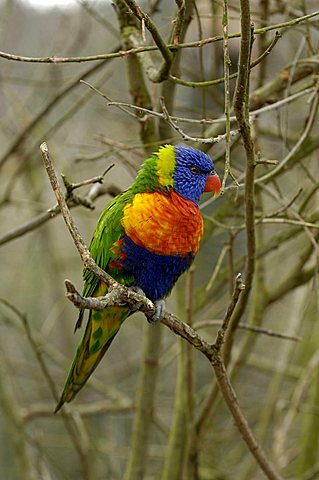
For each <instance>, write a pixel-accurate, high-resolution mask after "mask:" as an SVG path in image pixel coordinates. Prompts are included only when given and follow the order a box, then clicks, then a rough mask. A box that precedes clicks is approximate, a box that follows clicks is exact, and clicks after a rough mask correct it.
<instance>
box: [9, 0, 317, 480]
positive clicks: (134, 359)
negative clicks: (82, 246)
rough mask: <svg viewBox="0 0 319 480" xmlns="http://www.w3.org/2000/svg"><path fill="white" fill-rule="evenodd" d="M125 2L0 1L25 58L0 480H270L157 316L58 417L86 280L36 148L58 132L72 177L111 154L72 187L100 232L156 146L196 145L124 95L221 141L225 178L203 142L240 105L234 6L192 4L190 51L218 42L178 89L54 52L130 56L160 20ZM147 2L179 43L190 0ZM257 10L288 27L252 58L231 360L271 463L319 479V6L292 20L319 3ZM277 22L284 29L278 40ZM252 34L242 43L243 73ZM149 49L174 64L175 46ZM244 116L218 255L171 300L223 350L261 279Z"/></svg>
mask: <svg viewBox="0 0 319 480" xmlns="http://www.w3.org/2000/svg"><path fill="white" fill-rule="evenodd" d="M123 3H124V4H125V2H121V1H117V2H115V5H111V3H109V2H107V1H102V0H101V1H94V0H92V1H85V0H74V1H72V2H71V1H65V2H58V1H53V0H52V1H51V2H49V1H42V2H41V1H37V2H35V1H22V0H20V1H17V0H2V1H1V2H0V27H1V30H0V35H1V50H2V52H5V53H6V54H10V55H15V56H17V57H15V58H12V57H11V58H10V55H9V58H8V56H7V58H5V57H6V56H5V55H1V54H0V65H1V69H0V117H1V123H0V140H1V141H0V179H1V181H0V225H1V229H0V266H1V281H0V478H6V479H10V480H21V479H23V480H24V479H28V480H29V479H52V480H53V479H80V478H83V479H91V478H92V479H93V478H94V479H112V480H113V479H114V480H117V479H123V478H125V479H126V480H133V479H142V478H145V479H161V480H168V479H169V480H174V479H176V480H179V479H192V480H198V479H201V480H213V479H218V480H221V479H225V480H226V479H229V480H231V479H234V478H236V479H238V480H239V479H247V480H249V479H261V478H264V476H263V474H262V473H261V472H260V471H259V467H258V466H257V465H256V463H255V460H254V459H253V457H252V456H251V454H250V453H249V451H248V450H247V447H246V445H245V443H244V442H243V440H242V438H241V436H240V434H239V433H238V431H237V430H236V427H235V426H234V424H233V420H232V418H231V416H230V414H229V412H228V410H227V408H226V407H225V405H224V403H223V400H222V398H221V396H220V394H219V392H218V388H217V386H216V383H215V381H214V375H213V372H212V370H211V367H210V365H209V363H208V362H207V360H206V359H205V358H204V357H203V356H201V354H200V353H199V352H197V351H193V349H191V348H190V347H188V346H186V344H185V342H184V341H182V340H180V339H179V338H177V337H176V336H175V335H174V334H173V333H172V332H170V331H169V330H168V329H167V328H165V327H164V326H163V325H159V326H156V327H154V328H152V327H150V326H149V325H148V324H147V322H146V321H145V317H144V316H143V315H141V314H136V315H134V316H133V317H131V318H130V319H129V320H127V321H126V323H125V324H124V326H123V328H122V329H121V332H120V333H119V335H118V336H117V338H116V340H115V341H114V343H113V344H112V347H111V348H110V350H109V351H108V353H107V356H106V358H105V359H104V360H103V361H102V363H101V365H100V366H99V368H98V369H97V371H96V372H95V374H94V376H93V378H91V379H90V380H89V382H88V384H87V385H86V387H85V388H84V389H83V390H82V391H81V392H80V393H79V395H78V396H77V398H76V399H75V400H74V402H72V404H70V406H69V407H68V408H67V409H66V410H65V411H66V413H65V414H62V413H60V414H58V415H53V410H54V406H55V403H56V400H55V398H54V397H56V395H58V394H59V393H60V392H61V389H62V386H63V383H64V380H65V378H66V374H67V371H68V368H69V366H70V362H71V360H72V357H73V354H74V351H75V348H76V345H77V343H78V341H79V339H80V336H81V332H77V333H76V334H75V335H74V334H73V329H74V324H75V322H76V319H77V311H76V309H75V308H74V306H73V305H72V304H71V303H70V302H69V301H68V300H67V299H66V297H65V287H64V279H66V278H69V279H70V280H71V281H72V282H74V283H75V285H76V286H77V288H78V289H79V290H81V288H82V265H81V261H80V258H79V256H78V254H77V251H76V250H75V247H74V245H73V242H72V240H71V237H70V235H69V233H68V231H67V229H66V227H65V225H64V222H63V220H62V217H61V216H60V215H59V214H58V212H57V211H56V210H54V212H53V213H52V215H51V214H50V213H48V209H51V208H54V207H55V203H56V201H55V197H54V195H53V193H52V190H51V187H50V184H49V181H48V178H47V175H46V172H45V168H44V166H43V162H42V158H41V153H40V150H39V145H40V144H41V143H42V142H43V141H46V142H47V143H48V146H49V150H50V154H51V157H52V159H53V162H54V165H55V168H56V170H57V172H58V174H59V175H60V173H63V174H64V175H65V176H66V178H67V180H68V181H69V182H73V183H76V182H82V181H83V180H86V179H90V178H92V177H95V176H98V175H102V174H103V172H104V171H105V170H106V169H107V168H108V167H109V166H110V165H112V164H114V167H113V168H112V169H111V170H110V172H108V173H107V174H106V176H105V177H104V182H103V184H102V185H101V184H99V183H97V184H91V185H89V186H83V187H82V188H79V189H77V190H76V191H75V192H76V194H77V195H79V196H80V197H81V201H80V202H79V203H80V204H79V205H76V206H74V205H72V207H74V208H72V214H73V216H74V220H75V222H76V224H77V226H78V228H79V230H80V232H81V234H82V236H83V238H84V240H85V241H86V242H87V243H89V242H90V239H91V235H92V233H93V231H94V228H95V225H96V223H97V220H98V217H99V214H100V212H101V211H102V209H103V207H104V206H105V205H106V204H107V203H108V202H109V201H110V199H111V198H112V197H113V196H114V195H116V194H117V193H119V192H120V191H122V190H124V189H125V188H126V187H127V186H129V185H130V183H131V182H132V180H133V179H134V177H135V174H136V171H137V169H138V167H139V165H140V164H141V162H142V161H143V160H144V158H146V156H147V155H149V154H150V153H152V152H154V151H156V150H157V148H158V145H161V144H164V143H167V142H169V143H174V144H185V140H183V138H182V137H181V135H180V134H179V133H178V132H177V131H176V130H174V129H173V128H171V126H169V125H168V124H167V123H166V122H165V121H164V120H163V119H159V118H158V117H155V116H153V115H152V114H151V113H146V114H144V113H143V114H142V113H139V112H136V110H134V109H133V108H130V107H124V108H123V109H120V108H119V105H118V104H117V103H118V102H125V103H127V104H130V105H138V106H140V107H145V108H147V109H149V110H153V111H158V112H161V108H160V106H159V99H160V97H164V101H165V104H166V106H167V108H168V111H169V113H170V114H171V115H175V116H177V117H178V118H179V120H178V125H179V127H180V128H182V130H183V132H185V133H186V134H187V135H189V136H191V137H192V138H193V141H188V142H187V144H188V145H191V146H196V147H198V148H202V149H204V150H205V151H206V152H208V153H209V155H211V156H212V158H213V159H214V162H215V165H216V168H217V171H218V173H219V174H220V176H221V178H222V177H223V176H224V160H225V146H226V144H225V141H224V140H222V141H220V142H219V143H213V142H212V143H202V142H201V139H202V138H208V137H215V136H216V135H219V134H223V133H224V132H225V122H224V121H223V120H221V122H220V123H213V122H212V121H213V120H216V119H223V118H224V113H223V112H224V108H225V107H224V105H225V95H224V83H223V75H224V73H223V72H224V71H223V63H224V58H223V41H222V35H223V24H222V22H223V2H220V1H208V0H200V1H196V2H193V1H186V2H185V5H186V11H185V20H184V24H183V28H182V32H181V35H180V39H179V40H180V43H185V42H196V41H198V40H202V39H206V38H210V37H215V36H221V37H219V41H214V42H213V41H212V42H210V43H208V44H207V45H205V46H198V44H197V45H195V46H193V47H192V48H181V49H180V50H179V53H178V54H177V55H176V58H175V62H174V64H173V67H172V70H171V73H172V75H173V78H170V79H168V80H165V81H161V82H157V83H156V82H153V81H151V80H150V79H149V78H148V77H147V72H146V68H145V63H143V61H144V60H145V55H144V57H143V55H140V56H139V57H138V56H136V55H135V56H134V55H129V56H125V57H124V56H123V55H122V56H120V55H119V56H117V57H116V56H115V57H114V58H107V59H104V60H101V59H95V60H93V61H84V59H83V58H82V60H83V61H76V60H74V61H68V62H65V63H61V62H60V60H59V58H57V62H56V63H48V62H47V61H46V60H45V59H46V58H48V57H64V58H69V59H72V57H87V56H95V55H98V54H108V53H111V52H117V51H119V50H125V49H127V48H131V47H132V45H131V44H130V43H129V42H130V39H129V38H128V36H127V31H126V30H125V28H126V27H127V26H128V25H129V26H130V27H131V28H133V29H134V28H135V29H136V31H137V32H138V34H139V35H140V41H141V44H143V42H144V44H146V45H153V44H154V41H153V40H152V38H151V36H150V34H149V33H148V32H147V30H146V31H145V32H143V29H142V35H141V25H140V23H139V22H136V19H135V20H132V17H130V16H129V15H127V11H126V12H124V13H123ZM138 3H139V5H140V6H141V8H143V10H144V11H145V12H148V13H149V15H150V17H151V18H152V20H153V21H154V23H155V25H156V26H157V28H158V30H159V32H160V34H161V35H162V37H163V39H164V40H165V41H166V42H167V43H170V42H171V40H170V36H171V31H172V28H173V26H174V19H175V24H176V18H178V16H177V10H176V9H177V7H176V5H178V4H179V2H176V3H175V2H170V1H158V0H157V1H155V0H153V1H148V2H147V1H144V2H138ZM226 3H227V2H226ZM250 4H251V5H250V6H251V12H252V18H253V21H254V27H255V29H262V28H264V27H269V26H272V25H277V24H280V25H278V27H277V28H276V27H274V28H272V29H269V31H267V29H266V30H265V31H263V32H262V31H261V30H259V31H258V30H257V33H256V34H255V41H254V44H253V50H252V62H254V60H256V59H258V58H259V60H261V61H259V62H256V66H254V68H252V69H251V78H250V95H251V96H250V108H251V110H257V109H261V112H260V113H259V114H258V115H254V116H253V117H252V133H253V138H254V142H255V150H256V156H257V159H258V162H260V164H258V165H257V166H256V169H255V175H256V178H257V179H259V178H260V179H261V180H257V183H256V192H255V209H256V222H255V228H256V242H257V245H256V270H255V275H254V281H253V285H252V290H251V293H250V296H249V299H248V302H247V305H246V308H245V309H244V312H243V314H242V315H241V317H240V318H239V319H238V321H239V324H238V322H237V324H236V325H234V326H233V328H232V334H233V337H232V340H231V341H230V342H229V343H228V346H229V349H228V356H227V359H226V360H227V364H228V369H229V372H230V376H231V380H232V384H233V386H234V388H235V391H236V393H237V396H238V401H239V404H240V406H241V408H242V410H243V411H244V413H245V415H246V416H247V418H248V420H249V423H250V425H251V427H252V429H253V431H254V432H255V434H256V436H257V438H258V440H259V441H260V443H261V444H262V445H263V447H264V449H265V451H266V452H267V455H268V456H269V458H270V459H271V460H272V462H273V463H274V464H275V465H276V467H277V468H278V470H279V471H280V472H281V474H282V475H283V477H284V478H289V479H290V478H291V479H293V478H295V479H304V480H311V479H318V478H319V375H318V365H319V349H318V344H319V328H318V258H319V256H318V226H319V224H318V218H319V210H318V199H319V198H318V186H319V183H318V181H319V180H318V160H319V136H318V124H319V122H318V114H317V111H318V85H319V84H318V73H319V54H318V46H319V15H317V16H314V17H312V18H309V19H308V20H307V19H306V20H304V21H303V22H300V23H297V22H294V20H295V19H297V18H300V17H303V16H306V15H307V14H309V13H311V12H314V11H315V10H316V9H318V2H317V1H315V0H303V1H284V0H256V1H251V2H250ZM126 10H127V8H126ZM239 18H240V10H239V2H236V1H233V0H229V2H228V23H229V25H228V27H229V33H230V34H233V33H237V32H240V21H239ZM130 22H131V23H130ZM134 22H135V23H134ZM284 22H287V24H285V25H284V26H283V25H281V24H282V23H284ZM276 31H280V33H281V38H279V39H276V40H278V41H277V43H274V42H275V40H274V39H275V32H276ZM137 36H138V35H137ZM143 36H145V38H143ZM239 40H240V39H239V35H238V36H237V37H236V38H233V39H229V55H230V61H231V65H230V73H231V74H232V73H235V72H236V70H237V63H238V54H239ZM269 45H270V50H269V54H268V55H266V54H265V52H266V51H267V48H268V47H269ZM148 55H149V57H150V59H151V61H152V62H153V64H154V66H155V67H156V68H158V67H159V66H160V65H161V56H160V54H159V53H158V52H156V51H150V52H149V53H148ZM23 57H29V59H30V57H31V58H33V59H34V60H35V59H36V58H38V61H32V62H30V61H27V59H25V58H23ZM142 57H143V58H144V60H143V61H142V62H139V60H138V59H139V58H142ZM260 57H261V58H260ZM81 79H82V80H84V81H86V82H89V83H90V84H91V85H93V86H94V87H95V88H96V89H98V90H99V91H100V92H102V93H103V94H104V95H105V96H106V97H107V99H106V98H103V97H102V96H101V95H99V93H98V92H96V91H94V90H92V89H91V88H89V86H88V85H87V84H85V83H80V80H81ZM179 79H180V80H181V81H179ZM216 79H219V80H218V81H217V82H215V84H214V83H213V84H211V85H207V84H206V86H205V85H203V84H199V83H198V82H203V81H209V80H216ZM194 82H197V83H194ZM235 82H236V80H235V79H231V80H230V97H231V98H232V95H233V92H234V88H235ZM182 83H183V84H182ZM109 102H115V105H109ZM185 119H186V120H185ZM201 119H204V120H205V121H202V122H200V120H201ZM196 120H197V121H198V122H197V123H195V122H196ZM194 121H195V122H194ZM231 128H232V130H234V135H232V137H231V141H230V152H231V157H230V158H231V175H229V176H228V180H227V182H226V188H225V191H224V194H223V195H221V196H220V197H219V198H218V199H217V200H215V201H212V199H211V198H210V196H209V194H206V195H204V196H203V199H202V207H201V208H202V213H203V216H204V220H205V237H204V240H203V242H202V245H201V249H200V251H199V254H198V256H197V258H196V261H195V265H194V268H193V269H192V271H191V272H190V273H189V274H187V275H185V276H184V277H182V278H181V279H180V281H179V282H178V285H177V286H176V288H175V289H174V291H173V293H172V295H171V296H170V298H169V299H168V301H167V305H168V309H169V310H170V311H172V312H174V313H175V314H177V316H179V318H181V319H182V320H184V321H187V322H188V323H191V324H192V325H193V326H194V328H196V329H198V331H199V333H200V334H202V335H203V336H204V337H205V338H206V339H207V341H209V342H212V341H213V340H214V338H215V335H216V332H217V329H218V326H219V325H220V322H221V320H222V319H223V317H224V315H225V312H226V310H227V307H228V305H229V302H230V297H231V292H232V290H233V286H234V278H235V275H236V274H237V273H238V272H241V273H242V275H243V279H244V281H245V263H246V232H245V207H244V183H243V181H244V172H245V151H244V149H243V145H242V141H241V139H240V137H239V135H238V133H236V129H237V125H236V122H232V124H231ZM196 139H197V140H198V141H196ZM280 164H282V165H284V166H283V168H278V165H280ZM61 184H62V180H61ZM83 203H85V204H86V205H87V204H89V207H90V208H87V207H86V206H85V205H83Z"/></svg>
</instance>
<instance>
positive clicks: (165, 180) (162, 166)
mask: <svg viewBox="0 0 319 480" xmlns="http://www.w3.org/2000/svg"><path fill="white" fill-rule="evenodd" d="M157 157H158V159H157V176H158V181H159V183H160V184H161V185H162V186H163V187H167V188H169V187H173V186H174V178H173V174H174V170H175V166H176V160H175V151H174V147H173V145H165V146H164V147H161V148H160V149H159V151H158V152H157Z"/></svg>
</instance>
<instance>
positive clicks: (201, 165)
mask: <svg viewBox="0 0 319 480" xmlns="http://www.w3.org/2000/svg"><path fill="white" fill-rule="evenodd" d="M174 150H175V161H176V164H175V171H174V174H173V178H174V189H175V190H176V192H177V193H178V194H179V195H181V196H182V197H184V198H187V199H188V200H192V201H193V202H195V203H198V202H199V199H200V196H201V195H202V193H203V192H204V191H206V192H210V191H214V192H215V194H216V195H217V194H218V192H219V190H220V180H219V177H218V175H217V174H216V172H215V167H214V163H213V161H212V160H211V158H210V157H209V156H208V155H206V153H204V152H201V151H200V150H195V149H194V148H190V147H181V146H179V147H174Z"/></svg>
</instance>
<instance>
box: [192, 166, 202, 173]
mask: <svg viewBox="0 0 319 480" xmlns="http://www.w3.org/2000/svg"><path fill="white" fill-rule="evenodd" d="M190 171H191V172H192V173H193V174H194V175H199V174H200V173H201V172H200V170H199V168H197V167H196V165H192V166H191V167H190Z"/></svg>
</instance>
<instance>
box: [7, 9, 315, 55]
mask: <svg viewBox="0 0 319 480" xmlns="http://www.w3.org/2000/svg"><path fill="white" fill-rule="evenodd" d="M318 15H319V10H316V11H315V12H312V13H309V14H308V15H304V16H301V17H298V18H294V19H292V20H289V21H287V22H281V23H276V24H274V25H270V26H268V27H263V28H256V30H255V31H254V34H255V35H263V34H264V33H266V32H270V31H271V30H279V29H281V28H286V27H292V26H294V25H298V24H300V23H303V22H305V21H307V20H309V19H310V18H314V17H317V16H318ZM240 36H241V34H240V32H237V33H232V34H230V35H229V37H228V38H239V37H240ZM223 39H224V37H223V35H216V36H215V37H209V38H205V39H203V40H200V41H197V42H185V43H180V44H179V45H174V44H168V45H166V46H167V48H168V49H169V50H171V49H172V50H174V49H181V48H197V47H202V46H204V45H209V44H211V43H214V42H220V41H223ZM157 49H158V46H154V45H149V46H148V45H147V46H144V47H139V48H132V49H129V50H117V51H116V52H113V53H102V54H99V55H89V56H83V57H59V56H57V55H53V56H49V57H26V56H21V55H14V54H11V53H7V52H2V51H0V57H2V58H5V59H6V60H13V61H18V62H29V63H30V62H31V63H54V64H57V63H62V64H63V63H74V62H75V63H80V62H92V61H98V60H110V59H113V58H119V57H127V56H128V55H131V54H138V53H143V52H150V51H154V50H157Z"/></svg>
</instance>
